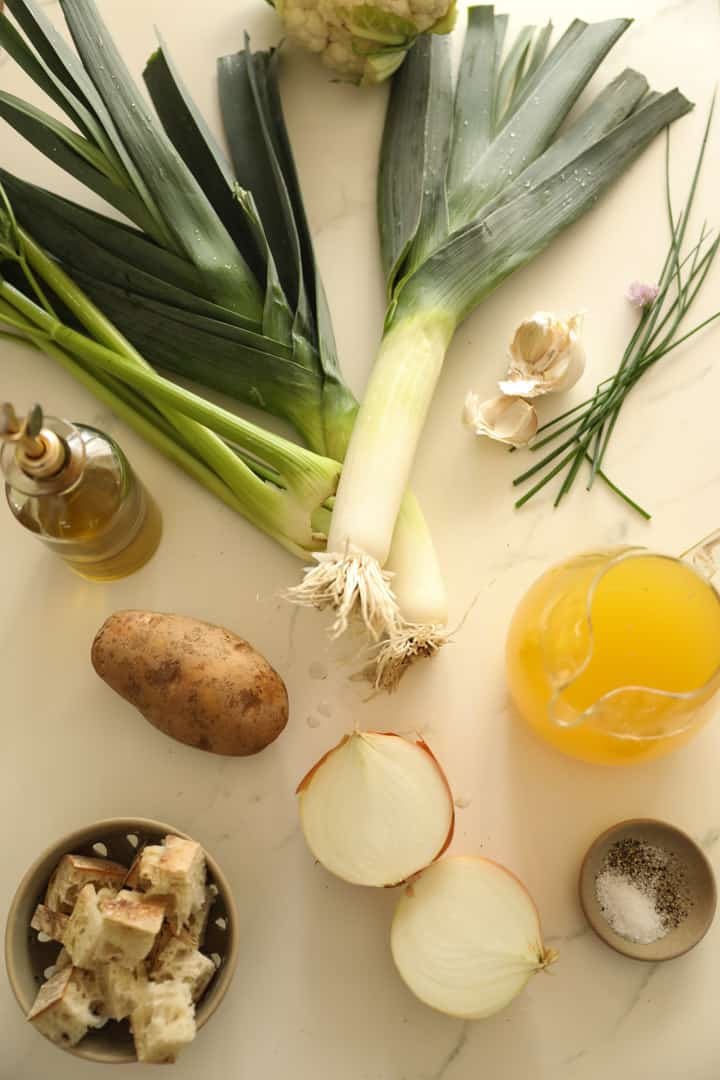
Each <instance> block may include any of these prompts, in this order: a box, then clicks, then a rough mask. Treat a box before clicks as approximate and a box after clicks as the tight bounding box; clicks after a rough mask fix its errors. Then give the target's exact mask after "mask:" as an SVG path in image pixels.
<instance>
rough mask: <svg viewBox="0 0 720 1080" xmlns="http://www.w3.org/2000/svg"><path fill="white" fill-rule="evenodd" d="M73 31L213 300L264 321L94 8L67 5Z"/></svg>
mask: <svg viewBox="0 0 720 1080" xmlns="http://www.w3.org/2000/svg"><path fill="white" fill-rule="evenodd" d="M61 6H62V10H63V14H64V15H65V20H66V22H67V25H68V29H69V30H70V33H71V34H72V37H73V40H74V42H75V46H76V48H77V50H78V53H79V55H80V57H81V58H82V61H83V64H84V65H85V67H86V69H87V71H88V72H89V73H90V76H91V78H92V80H93V83H94V85H95V86H96V88H97V90H98V93H99V94H100V96H101V97H102V100H103V102H104V104H105V107H106V108H107V111H108V113H109V114H110V116H111V117H112V120H113V122H114V124H115V126H116V128H117V131H118V133H119V135H120V137H121V138H122V140H123V142H124V143H125V146H126V148H127V150H128V153H129V154H130V156H131V157H132V160H133V162H134V164H135V166H136V169H137V171H138V172H139V173H140V174H141V176H142V180H143V185H144V188H145V189H146V190H147V191H148V192H149V193H150V195H151V197H152V199H153V201H154V203H155V204H156V205H157V207H158V209H159V211H160V214H161V216H162V219H163V221H164V222H165V224H166V226H167V228H168V229H169V231H170V232H171V233H172V235H173V236H174V238H175V241H176V243H177V244H178V246H179V248H180V250H181V251H183V252H184V253H185V254H186V256H187V257H188V258H189V259H190V261H191V262H193V263H194V264H195V265H196V266H197V267H198V269H199V270H200V272H201V273H202V274H203V277H204V278H205V280H206V281H207V282H208V283H209V285H210V287H211V289H212V292H213V299H215V300H217V301H219V302H221V303H223V304H225V305H226V306H227V307H230V308H234V309H235V310H237V311H239V312H240V313H242V314H244V315H246V316H248V317H249V318H255V317H258V318H259V317H260V314H261V300H260V295H259V288H258V284H257V281H256V280H255V278H254V277H253V274H252V272H251V270H250V269H249V267H248V265H247V263H246V262H245V260H244V259H243V257H242V255H241V254H240V253H239V252H238V250H237V248H236V247H235V245H234V244H233V242H232V240H231V238H230V236H229V234H228V232H227V230H226V228H225V226H224V225H223V224H222V222H221V221H220V219H219V218H218V216H217V214H216V213H215V211H214V210H213V209H212V207H211V205H210V204H209V202H208V201H207V199H206V198H205V195H204V194H203V192H202V189H201V188H200V186H199V184H198V183H197V181H196V180H195V178H194V176H193V175H192V173H191V172H190V170H189V169H188V168H187V166H186V165H185V164H184V163H183V161H182V160H181V158H180V157H179V156H178V154H177V153H176V151H175V149H174V147H173V146H172V144H171V142H170V141H169V139H168V138H167V136H166V135H165V133H164V131H163V130H162V128H161V127H160V126H159V125H158V124H157V122H156V121H155V119H154V118H153V117H152V115H151V114H150V112H149V110H148V109H147V108H146V106H145V104H144V102H143V99H142V96H141V95H140V94H139V93H138V90H137V87H136V86H135V84H134V83H133V80H132V78H131V76H130V73H129V72H128V70H127V68H126V66H125V63H124V61H123V60H122V58H121V56H120V54H119V52H118V51H117V48H116V47H115V44H114V42H113V40H112V38H111V37H110V35H109V34H108V32H107V29H106V27H105V25H104V24H103V22H102V20H101V18H100V14H99V12H98V10H97V8H96V6H95V4H94V3H93V0H61Z"/></svg>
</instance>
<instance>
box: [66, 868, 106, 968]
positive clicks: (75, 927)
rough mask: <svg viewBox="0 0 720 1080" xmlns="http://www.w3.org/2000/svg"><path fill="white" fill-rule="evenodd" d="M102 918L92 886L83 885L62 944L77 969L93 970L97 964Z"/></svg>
mask: <svg viewBox="0 0 720 1080" xmlns="http://www.w3.org/2000/svg"><path fill="white" fill-rule="evenodd" d="M102 931H103V917H102V914H101V912H100V906H99V901H98V896H97V893H96V892H95V886H94V885H89V884H88V885H84V886H83V887H82V889H81V890H80V892H79V893H78V897H77V901H76V903H75V907H74V909H73V913H72V915H71V916H70V918H69V919H68V922H67V926H66V927H65V932H64V934H63V944H64V945H65V948H66V949H67V951H68V953H69V955H70V958H71V960H72V962H73V964H75V965H76V966H77V967H81V968H93V967H95V966H96V965H97V963H98V962H99V955H98V946H99V944H100V939H101V937H102Z"/></svg>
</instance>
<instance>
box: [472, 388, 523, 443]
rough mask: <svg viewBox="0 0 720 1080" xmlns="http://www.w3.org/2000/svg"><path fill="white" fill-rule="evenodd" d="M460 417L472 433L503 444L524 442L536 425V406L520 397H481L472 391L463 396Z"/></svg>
mask: <svg viewBox="0 0 720 1080" xmlns="http://www.w3.org/2000/svg"><path fill="white" fill-rule="evenodd" d="M462 419H463V423H464V424H465V426H466V427H467V428H469V429H470V431H472V432H474V434H475V435H485V436H487V438H489V439H494V440H495V441H496V442H501V443H505V445H506V446H524V445H525V443H527V442H529V441H530V439H532V437H533V435H534V434H535V433H536V431H537V428H538V419H537V413H536V412H535V409H534V408H533V406H532V405H530V404H529V403H528V402H527V401H523V399H522V398H520V397H509V396H503V395H501V396H500V397H495V398H490V399H489V401H480V398H479V397H478V395H477V394H475V393H473V392H472V391H470V393H469V394H468V396H467V397H466V398H465V407H464V408H463V416H462Z"/></svg>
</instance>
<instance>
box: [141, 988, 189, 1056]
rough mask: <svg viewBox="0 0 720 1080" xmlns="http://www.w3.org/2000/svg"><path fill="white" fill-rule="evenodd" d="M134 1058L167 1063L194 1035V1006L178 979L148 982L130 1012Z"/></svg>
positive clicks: (187, 989)
mask: <svg viewBox="0 0 720 1080" xmlns="http://www.w3.org/2000/svg"><path fill="white" fill-rule="evenodd" d="M130 1027H131V1028H132V1033H133V1038H134V1040H135V1050H136V1052H137V1056H138V1061H147V1062H153V1063H157V1064H160V1063H164V1062H168V1063H171V1062H173V1061H175V1058H176V1056H177V1054H178V1053H179V1051H180V1050H181V1049H182V1048H183V1046H187V1044H188V1043H190V1042H192V1040H193V1039H194V1038H195V1034H196V1027H195V1006H194V1005H193V1003H192V1000H191V997H190V989H189V987H188V986H187V985H186V984H185V983H181V982H162V983H148V986H147V990H146V992H145V995H144V997H143V1000H142V1003H141V1004H140V1005H139V1007H138V1008H137V1009H135V1010H133V1012H132V1013H131V1015H130Z"/></svg>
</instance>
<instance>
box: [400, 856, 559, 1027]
mask: <svg viewBox="0 0 720 1080" xmlns="http://www.w3.org/2000/svg"><path fill="white" fill-rule="evenodd" d="M390 943H391V948H392V954H393V959H394V961H395V964H396V966H397V969H398V971H399V972H400V975H401V976H402V978H403V979H404V980H405V982H406V983H407V985H408V987H409V988H410V990H412V992H413V993H414V994H415V995H416V997H418V998H420V1000H421V1001H423V1002H425V1004H426V1005H430V1006H432V1008H434V1009H438V1010H439V1011H440V1012H444V1013H447V1014H448V1015H450V1016H459V1017H462V1018H463V1019H466V1020H479V1019H481V1018H483V1017H486V1016H492V1015H493V1013H496V1012H499V1011H500V1009H503V1008H504V1007H505V1006H506V1005H508V1004H509V1003H510V1002H511V1001H512V1000H513V998H514V997H516V996H517V994H519V993H520V991H521V990H522V989H523V987H524V986H525V984H526V983H527V981H528V979H529V978H530V976H531V975H534V974H535V972H536V971H541V970H542V969H543V968H545V967H547V966H548V964H551V963H552V962H553V960H555V959H556V957H557V953H555V952H554V951H553V950H551V949H550V950H548V949H546V948H545V946H544V945H543V943H542V937H541V934H540V921H539V918H538V913H537V908H536V907H535V904H534V903H533V901H532V899H531V897H530V894H529V893H528V892H527V890H526V888H525V886H524V885H523V884H522V883H521V882H520V881H519V880H518V879H517V878H516V877H515V875H514V874H512V873H510V871H509V870H506V869H505V868H504V867H502V866H499V865H498V864H497V863H494V862H491V861H490V860H489V859H483V858H480V857H479V856H454V857H450V858H447V859H443V860H442V861H441V862H437V863H435V864H434V865H433V866H430V867H428V869H427V870H425V871H424V872H423V873H422V874H421V876H420V877H419V878H418V879H417V880H416V881H414V882H413V883H412V884H411V885H409V886H408V887H407V889H406V890H405V892H404V894H403V895H402V897H401V898H400V901H399V903H398V906H397V908H396V911H395V917H394V919H393V925H392V933H391V941H390Z"/></svg>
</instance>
